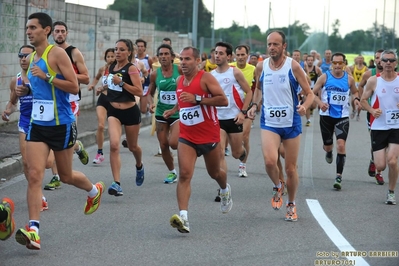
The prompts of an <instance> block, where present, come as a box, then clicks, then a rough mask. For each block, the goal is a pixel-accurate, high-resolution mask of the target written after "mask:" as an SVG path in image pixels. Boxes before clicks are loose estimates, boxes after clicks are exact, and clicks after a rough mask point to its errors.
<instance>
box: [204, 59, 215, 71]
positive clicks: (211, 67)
mask: <svg viewBox="0 0 399 266" xmlns="http://www.w3.org/2000/svg"><path fill="white" fill-rule="evenodd" d="M217 67H218V66H217V65H216V64H212V63H211V61H210V60H209V59H206V63H205V67H204V70H205V71H206V72H211V71H212V70H214V69H216V68H217Z"/></svg>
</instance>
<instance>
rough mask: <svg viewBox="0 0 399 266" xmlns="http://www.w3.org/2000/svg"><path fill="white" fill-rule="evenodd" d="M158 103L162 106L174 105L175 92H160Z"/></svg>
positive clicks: (175, 99)
mask: <svg viewBox="0 0 399 266" xmlns="http://www.w3.org/2000/svg"><path fill="white" fill-rule="evenodd" d="M159 100H160V102H161V103H163V104H171V105H175V104H176V101H177V98H176V92H175V91H161V92H160V99H159Z"/></svg>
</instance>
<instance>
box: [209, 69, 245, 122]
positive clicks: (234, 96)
mask: <svg viewBox="0 0 399 266" xmlns="http://www.w3.org/2000/svg"><path fill="white" fill-rule="evenodd" d="M211 74H212V75H213V76H214V77H215V78H216V80H217V81H218V82H219V84H220V87H222V89H223V92H224V94H225V95H226V97H227V100H228V102H229V103H228V105H227V106H217V107H216V109H217V110H218V119H219V120H227V119H233V118H235V117H236V116H237V115H238V113H240V112H241V110H242V107H243V105H244V91H243V90H242V89H241V86H240V84H238V82H237V80H236V78H235V77H234V67H233V66H231V67H229V69H228V70H226V71H225V72H223V73H219V72H217V71H216V69H215V70H212V72H211Z"/></svg>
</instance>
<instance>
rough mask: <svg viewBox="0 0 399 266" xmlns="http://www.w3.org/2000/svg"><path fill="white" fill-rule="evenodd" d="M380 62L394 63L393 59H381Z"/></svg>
mask: <svg viewBox="0 0 399 266" xmlns="http://www.w3.org/2000/svg"><path fill="white" fill-rule="evenodd" d="M381 61H382V62H385V63H386V62H390V63H393V62H396V59H395V58H381Z"/></svg>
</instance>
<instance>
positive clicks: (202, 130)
mask: <svg viewBox="0 0 399 266" xmlns="http://www.w3.org/2000/svg"><path fill="white" fill-rule="evenodd" d="M203 74H204V71H203V70H200V71H198V73H197V75H196V76H195V77H194V78H193V80H192V81H191V83H190V85H189V86H184V85H183V81H184V76H182V77H181V78H180V79H179V82H178V84H177V89H176V95H177V99H178V103H179V108H180V111H179V114H180V133H179V137H180V138H183V139H186V140H188V141H190V142H192V143H194V144H207V143H215V142H219V141H220V126H219V120H218V119H217V110H216V108H215V106H209V105H202V104H198V105H197V104H193V103H188V102H182V101H180V100H179V99H180V94H181V93H182V92H188V93H192V94H198V95H201V96H202V98H211V97H212V94H206V93H205V92H204V91H203V90H202V89H201V78H202V75H203Z"/></svg>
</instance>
